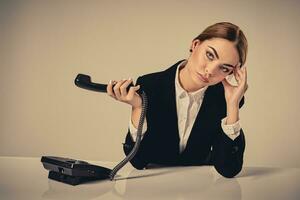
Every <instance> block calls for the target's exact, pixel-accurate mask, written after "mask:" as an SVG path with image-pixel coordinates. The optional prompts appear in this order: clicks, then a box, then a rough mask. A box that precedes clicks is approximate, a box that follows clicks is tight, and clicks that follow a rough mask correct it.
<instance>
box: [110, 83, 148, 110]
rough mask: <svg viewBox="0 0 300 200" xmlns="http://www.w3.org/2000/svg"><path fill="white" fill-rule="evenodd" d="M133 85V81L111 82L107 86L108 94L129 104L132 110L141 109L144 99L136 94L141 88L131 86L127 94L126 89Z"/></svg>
mask: <svg viewBox="0 0 300 200" xmlns="http://www.w3.org/2000/svg"><path fill="white" fill-rule="evenodd" d="M131 83H132V79H131V78H130V79H123V80H120V81H109V83H108V85H107V88H106V90H107V94H108V95H109V96H110V97H112V98H114V99H116V100H118V101H121V102H124V103H127V104H129V105H131V106H132V108H141V107H142V99H141V97H140V96H139V95H138V94H137V93H136V91H137V90H139V89H140V86H139V85H137V86H131V87H130V89H129V91H128V92H127V90H126V88H127V87H128V86H129V85H130V84H131Z"/></svg>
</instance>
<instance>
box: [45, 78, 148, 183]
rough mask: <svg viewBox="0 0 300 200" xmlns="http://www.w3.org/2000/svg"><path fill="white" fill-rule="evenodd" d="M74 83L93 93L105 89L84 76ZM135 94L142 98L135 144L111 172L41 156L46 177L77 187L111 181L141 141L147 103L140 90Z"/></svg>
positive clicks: (59, 158)
mask: <svg viewBox="0 0 300 200" xmlns="http://www.w3.org/2000/svg"><path fill="white" fill-rule="evenodd" d="M74 83H75V85H76V86H78V87H80V88H83V89H87V90H92V91H95V92H106V88H107V85H106V84H99V83H93V82H92V81H91V77H90V76H89V75H86V74H78V75H77V76H76V78H75V80H74ZM131 86H133V84H132V83H131V84H130V85H129V86H128V87H127V91H128V90H129V89H130V87H131ZM137 93H138V94H139V95H140V96H141V98H142V113H141V116H140V119H139V124H138V129H137V137H136V142H135V145H134V147H133V149H132V150H131V152H130V153H129V154H128V155H127V156H126V157H125V158H124V159H123V160H122V161H121V162H120V163H119V164H117V165H116V166H115V167H114V168H113V169H112V170H111V169H108V168H105V167H101V166H96V165H91V164H89V163H86V162H84V161H78V160H74V159H69V158H61V157H55V156H43V157H42V159H41V162H42V163H43V166H44V168H45V169H47V170H49V176H48V177H49V178H50V179H54V180H57V181H61V182H64V183H68V184H71V185H77V184H80V183H83V182H86V181H89V180H97V179H107V178H110V180H113V179H114V177H115V175H116V173H117V172H118V171H119V170H120V169H121V168H122V167H123V166H124V165H126V163H127V162H129V161H130V160H131V159H132V158H133V157H134V156H135V154H136V153H137V151H138V148H139V145H140V142H141V139H142V128H143V123H144V119H145V116H146V111H147V104H148V101H147V96H146V94H145V92H144V91H142V90H141V89H140V90H138V91H137Z"/></svg>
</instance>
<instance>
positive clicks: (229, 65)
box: [208, 46, 234, 68]
mask: <svg viewBox="0 0 300 200" xmlns="http://www.w3.org/2000/svg"><path fill="white" fill-rule="evenodd" d="M208 47H209V48H211V49H212V50H213V52H214V53H215V55H216V57H217V58H218V59H219V55H218V52H217V51H216V50H215V48H213V47H211V46H208ZM223 65H226V66H228V67H232V68H234V66H233V65H231V64H223Z"/></svg>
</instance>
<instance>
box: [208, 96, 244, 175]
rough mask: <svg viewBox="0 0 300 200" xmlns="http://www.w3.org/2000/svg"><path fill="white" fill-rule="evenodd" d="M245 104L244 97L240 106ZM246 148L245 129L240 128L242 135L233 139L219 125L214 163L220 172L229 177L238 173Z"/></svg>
mask: <svg viewBox="0 0 300 200" xmlns="http://www.w3.org/2000/svg"><path fill="white" fill-rule="evenodd" d="M243 104H244V97H243V98H242V100H241V102H240V105H239V107H240V108H241V107H242V106H243ZM244 150H245V136H244V131H243V129H241V130H240V135H239V136H238V137H237V138H235V139H234V140H232V139H230V138H229V137H228V136H227V135H226V134H225V133H224V131H223V129H222V127H221V125H220V126H219V127H218V129H217V133H216V138H215V141H214V143H213V150H212V161H213V165H214V167H215V169H216V170H217V171H218V173H220V174H221V175H222V176H224V177H227V178H232V177H234V176H235V175H237V174H238V173H239V172H240V171H241V169H242V166H243V155H244Z"/></svg>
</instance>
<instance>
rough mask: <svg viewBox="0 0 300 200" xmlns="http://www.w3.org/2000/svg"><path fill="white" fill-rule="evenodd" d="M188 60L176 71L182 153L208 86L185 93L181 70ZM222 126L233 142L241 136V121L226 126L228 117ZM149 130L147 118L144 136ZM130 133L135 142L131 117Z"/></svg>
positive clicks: (135, 131)
mask: <svg viewBox="0 0 300 200" xmlns="http://www.w3.org/2000/svg"><path fill="white" fill-rule="evenodd" d="M186 62H187V61H186V60H184V61H182V62H181V63H180V64H179V65H178V67H177V70H176V78H175V91H176V107H177V116H178V131H179V138H180V141H179V150H180V153H181V152H183V151H184V149H185V147H186V144H187V141H188V139H189V136H190V134H191V130H192V128H193V125H194V122H195V119H196V117H197V114H198V111H199V110H200V107H201V105H202V101H203V98H204V95H205V91H206V89H207V86H206V87H204V88H201V89H199V90H197V91H195V92H187V91H185V90H184V89H183V88H182V86H181V85H180V82H179V69H180V68H181V67H183V66H185V64H186ZM220 123H221V126H222V129H223V131H224V133H225V134H226V135H227V136H228V137H229V138H230V139H232V140H234V139H235V138H236V137H238V136H239V134H240V130H241V126H240V123H239V121H237V122H236V123H234V124H230V125H228V124H226V117H225V118H223V119H222V120H221V122H220ZM146 130H147V120H146V118H145V120H144V125H143V130H142V134H143V135H144V134H145V132H146ZM129 131H130V134H131V136H132V138H133V140H134V141H135V138H136V134H137V129H136V128H135V127H134V126H133V124H132V121H131V116H130V121H129Z"/></svg>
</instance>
